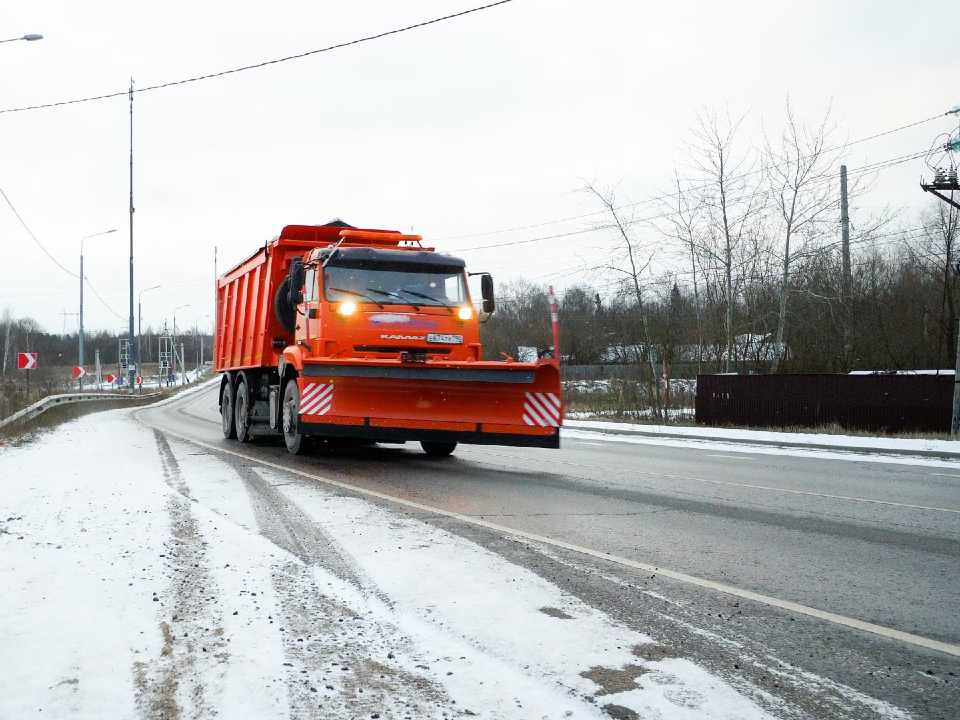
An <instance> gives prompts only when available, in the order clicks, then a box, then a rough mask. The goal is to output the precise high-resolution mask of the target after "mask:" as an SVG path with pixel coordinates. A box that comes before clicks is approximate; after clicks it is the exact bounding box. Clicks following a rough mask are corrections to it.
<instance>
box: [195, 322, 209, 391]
mask: <svg viewBox="0 0 960 720" xmlns="http://www.w3.org/2000/svg"><path fill="white" fill-rule="evenodd" d="M208 317H210V315H209V313H208V314H207V315H201V316H200V317H198V318H197V320H196V322H195V323H194V325H193V344H194V346H196V345H197V331H198V329H199V327H200V321H201V320H205V319H206V318H208ZM202 364H203V334H202V333H201V334H200V347H199V349H198V352H197V380H199V379H200V366H201V365H202Z"/></svg>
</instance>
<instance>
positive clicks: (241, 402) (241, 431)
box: [233, 380, 250, 443]
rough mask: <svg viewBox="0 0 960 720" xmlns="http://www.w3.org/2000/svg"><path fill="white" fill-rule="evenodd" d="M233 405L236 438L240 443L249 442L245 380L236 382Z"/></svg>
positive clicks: (248, 411)
mask: <svg viewBox="0 0 960 720" xmlns="http://www.w3.org/2000/svg"><path fill="white" fill-rule="evenodd" d="M233 405H234V408H235V412H234V418H233V424H234V426H235V427H236V435H237V440H239V441H240V442H242V443H247V442H250V393H248V392H247V383H246V381H245V380H241V381H240V382H238V383H237V390H236V393H234V397H233Z"/></svg>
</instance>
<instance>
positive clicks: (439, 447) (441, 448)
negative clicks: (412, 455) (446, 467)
mask: <svg viewBox="0 0 960 720" xmlns="http://www.w3.org/2000/svg"><path fill="white" fill-rule="evenodd" d="M420 447H422V448H423V451H424V452H425V453H426V454H427V455H429V456H430V457H446V456H447V455H449V454H450V453H452V452H453V451H454V450H456V449H457V444H456V443H455V442H431V441H429V440H421V441H420Z"/></svg>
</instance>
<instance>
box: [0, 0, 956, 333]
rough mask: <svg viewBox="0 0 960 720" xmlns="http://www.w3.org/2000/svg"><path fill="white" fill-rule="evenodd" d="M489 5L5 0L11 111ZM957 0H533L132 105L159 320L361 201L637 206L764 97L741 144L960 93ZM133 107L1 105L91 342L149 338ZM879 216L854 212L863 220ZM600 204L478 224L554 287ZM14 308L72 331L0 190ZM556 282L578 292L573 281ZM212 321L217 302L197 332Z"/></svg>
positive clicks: (3, 57)
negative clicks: (721, 121) (585, 191)
mask: <svg viewBox="0 0 960 720" xmlns="http://www.w3.org/2000/svg"><path fill="white" fill-rule="evenodd" d="M480 4H482V1H481V0H476V1H474V2H471V1H470V0H456V1H454V0H446V1H443V2H441V1H439V0H410V1H407V0H403V1H400V0H368V1H365V2H358V1H357V0H353V1H350V2H348V1H346V0H340V1H329V0H328V1H326V2H307V1H306V0H303V1H301V2H291V1H288V0H274V2H271V3H263V2H257V3H253V2H238V1H237V0H232V1H231V2H226V1H225V0H205V1H204V2H195V1H192V2H185V1H183V0H168V2H165V3H161V4H157V3H150V4H146V3H130V2H106V1H96V2H87V3H78V2H75V0H47V1H46V2H43V3H39V2H36V1H35V0H29V1H28V0H6V1H5V2H4V3H3V8H2V10H0V27H2V31H0V39H4V38H7V37H17V36H20V35H23V34H25V33H42V34H43V35H44V36H45V38H44V40H42V41H39V42H32V43H27V42H14V43H6V44H3V45H0V68H3V72H2V73H0V109H5V108H15V107H21V106H26V105H33V104H38V103H46V102H52V101H59V100H68V99H73V98H78V97H84V96H89V95H100V94H104V93H110V92H117V91H123V90H125V89H126V87H127V85H128V81H129V78H130V77H131V76H132V77H133V78H134V79H135V80H136V84H137V85H138V86H141V87H145V86H148V85H153V84H157V83H161V82H166V81H170V80H177V79H181V78H185V77H191V76H195V75H201V74H206V73H210V72H216V71H219V70H225V69H229V68H232V67H235V66H240V65H246V64H250V63H255V62H259V61H263V60H269V59H272V58H276V57H282V56H285V55H290V54H294V53H299V52H305V51H308V50H312V49H316V48H320V47H324V46H327V45H331V44H334V43H338V42H343V41H348V40H351V39H354V38H358V37H362V36H365V35H370V34H375V33H378V32H382V31H385V30H390V29H393V28H396V27H401V26H405V25H408V24H412V23H415V22H419V21H422V20H428V19H431V18H433V17H438V16H441V15H445V14H449V13H452V12H456V11H459V10H464V9H467V8H470V7H473V6H475V5H480ZM958 28H960V4H958V3H949V2H946V3H945V2H925V1H915V2H911V3H904V2H877V1H873V2H847V1H842V2H837V1H836V0H832V1H831V2H810V1H807V2H803V1H798V2H794V3H789V4H788V3H770V2H716V1H712V2H697V1H690V2H684V3H648V2H637V1H633V2H628V1H626V0H606V1H604V0H594V1H591V2H587V1H586V0H579V1H576V0H514V2H511V3H508V4H506V5H503V6H501V7H497V8H494V9H490V10H486V11H484V12H480V13H476V14H473V15H468V16H466V17H463V18H459V19H455V20H450V21H448V22H443V23H440V24H437V25H433V26H430V27H427V28H423V29H419V30H415V31H411V32H407V33H402V34H399V35H395V36H392V37H388V38H385V39H383V40H378V41H375V42H370V43H365V44H362V45H359V46H355V47H350V48H346V49H342V50H337V51H334V52H330V53H325V54H320V55H315V56H312V57H309V58H306V59H302V60H295V61H291V62H287V63H282V64H279V65H273V66H269V67H266V68H263V69H257V70H251V71H248V72H244V73H240V74H236V75H231V76H227V77H222V78H216V79H212V80H208V81H204V82H198V83H193V84H189V85H183V86H179V87H173V88H169V89H164V90H157V91H153V92H148V93H143V94H141V95H137V96H136V99H135V103H134V105H135V127H134V135H135V179H134V190H135V205H136V209H137V212H136V214H135V229H134V232H135V255H136V286H137V289H138V290H140V289H144V288H147V287H150V286H152V285H156V284H161V285H162V286H163V287H162V288H161V289H159V290H155V291H152V292H150V293H147V294H145V295H144V296H143V300H144V323H145V325H146V324H150V325H153V326H158V325H162V324H163V322H164V320H165V319H166V320H168V321H169V320H170V319H171V315H172V311H173V309H174V308H175V307H176V306H178V305H183V304H187V303H189V304H190V307H189V308H186V309H183V310H181V311H179V312H178V325H179V324H181V323H182V324H184V325H187V326H190V325H193V324H194V322H196V320H197V319H198V318H200V317H201V316H203V315H207V314H209V313H210V312H211V310H212V298H213V278H214V246H217V247H218V249H219V250H218V252H219V269H220V270H221V271H223V270H225V269H227V268H228V267H229V266H230V265H232V264H234V263H236V262H237V261H239V260H241V259H242V258H243V257H245V256H246V255H249V254H250V253H251V252H252V251H253V250H254V249H255V248H256V247H257V246H259V245H261V244H262V243H263V242H264V240H266V239H269V238H272V237H274V236H276V235H277V234H278V233H279V231H280V229H281V228H282V227H283V226H284V225H287V224H291V223H303V224H313V223H321V222H325V221H327V220H329V219H331V218H333V217H341V218H343V219H345V220H346V221H348V222H350V223H351V224H354V225H358V226H367V227H383V228H391V229H397V230H403V231H410V230H411V229H413V231H414V232H417V233H420V234H422V235H424V236H425V238H426V239H427V240H432V239H436V238H449V237H453V236H463V235H473V234H476V233H484V232H487V231H493V230H500V229H504V228H512V227H516V226H524V225H531V224H537V223H543V222H547V221H551V220H554V219H558V218H566V217H570V216H576V215H581V214H584V213H589V212H591V211H594V210H597V209H598V208H597V206H596V205H595V204H591V203H590V202H589V201H588V200H587V199H586V198H585V197H584V196H583V195H582V194H580V193H577V192H576V191H577V189H578V188H579V187H581V186H582V183H583V180H584V179H590V180H595V181H597V182H599V183H600V184H610V183H617V182H619V183H620V185H619V188H618V192H619V193H620V196H621V198H622V199H623V200H624V201H637V200H641V199H643V198H645V197H648V196H651V195H655V194H657V193H658V192H663V191H665V190H667V189H668V188H669V185H670V181H671V177H672V175H673V169H674V167H675V166H677V167H680V171H681V175H682V174H683V167H682V163H683V162H684V158H683V153H682V151H681V147H682V143H683V140H684V139H685V138H687V137H688V134H689V128H690V127H691V125H692V124H693V123H694V120H695V113H696V111H697V110H698V109H700V108H702V107H704V106H707V107H717V108H721V109H722V108H723V107H724V105H725V104H727V105H729V107H730V108H731V111H732V112H734V113H736V114H742V113H745V112H749V115H748V119H747V122H746V124H745V126H744V127H745V135H744V140H745V141H750V140H752V141H758V139H759V132H760V127H761V125H764V126H766V127H768V128H777V127H779V125H778V123H779V122H780V119H781V117H782V108H783V104H784V99H785V96H786V94H787V93H788V92H789V93H790V96H791V99H792V101H793V103H794V105H795V107H796V109H797V111H798V113H799V114H800V115H801V116H804V117H808V118H810V119H813V118H814V117H815V116H817V115H819V114H821V113H822V112H823V110H824V108H825V107H826V106H827V105H828V104H829V103H831V102H832V103H833V108H834V111H835V117H836V119H837V120H838V121H839V122H840V124H841V131H842V136H843V137H844V138H848V139H850V140H855V139H858V138H862V137H866V136H869V135H873V134H875V133H879V132H882V131H884V130H888V129H891V128H895V127H899V126H902V125H905V124H908V123H912V122H915V121H917V120H922V119H924V118H928V117H931V116H933V115H936V114H938V113H943V112H945V111H947V110H949V109H950V108H952V107H954V106H955V105H956V104H957V103H958V102H960V86H958V84H957V82H956V78H957V77H960V61H958V59H957V58H958V53H957V39H958V30H957V29H958ZM128 121H129V116H128V105H127V101H126V98H125V97H123V98H118V99H111V100H102V101H98V102H91V103H84V104H79V105H72V106H67V107H58V108H49V109H43V110H36V111H31V112H22V113H9V114H0V151H2V163H0V188H2V189H3V191H4V192H6V194H7V195H8V197H9V198H10V200H11V201H12V202H13V204H14V205H15V206H16V208H17V210H18V211H19V212H20V214H21V216H22V217H23V219H24V220H25V221H26V223H27V224H28V225H29V226H30V228H31V229H32V230H33V232H34V233H35V234H36V236H37V237H38V238H39V240H40V241H41V242H42V243H43V244H44V245H45V246H46V247H47V249H48V250H49V251H50V252H51V253H52V254H53V255H54V256H55V257H56V258H57V260H58V261H59V262H61V263H62V264H64V265H65V266H66V267H67V268H68V269H69V270H71V271H73V272H77V270H78V268H77V265H78V263H79V248H80V238H81V237H82V236H84V235H88V234H91V233H96V232H99V231H102V230H109V229H111V228H116V229H117V230H118V232H117V233H115V234H113V235H109V236H106V237H102V238H93V239H91V240H88V241H87V243H86V249H85V263H86V268H85V269H86V274H87V276H88V278H89V279H90V281H91V282H92V283H93V285H94V286H95V287H96V288H97V289H98V290H99V292H100V293H101V295H102V296H103V298H104V300H105V301H106V303H107V304H108V305H110V307H112V308H113V310H115V311H116V312H117V313H118V314H119V315H120V316H122V318H123V319H120V318H118V317H117V316H116V315H114V314H112V313H111V312H110V311H109V310H108V309H106V308H105V307H104V306H103V305H102V304H101V303H100V302H98V301H97V299H96V298H95V297H94V296H93V295H92V293H87V294H86V296H85V316H86V317H85V325H86V328H87V329H88V330H92V329H98V328H110V329H120V328H121V327H125V326H126V317H127V308H128V295H127V267H128V259H127V257H128V235H127V228H128V215H127V204H128V192H129V189H128V132H129V130H128ZM954 127H956V118H953V119H948V118H944V119H943V120H938V121H935V122H931V123H927V124H925V125H921V126H919V127H916V128H912V129H909V130H905V131H903V132H899V133H895V134H892V135H888V136H886V137H884V138H881V139H878V140H875V141H871V142H868V143H863V144H860V145H857V146H855V147H854V148H851V150H850V152H849V153H848V155H847V158H846V162H847V164H848V166H850V168H851V170H853V169H854V168H856V167H857V166H858V165H863V164H865V163H869V162H876V161H879V160H884V159H887V158H894V157H899V156H903V155H906V154H908V153H911V152H916V151H920V150H923V149H925V148H927V147H928V146H929V145H930V143H931V141H932V139H933V138H934V136H935V135H936V134H937V133H939V132H944V131H949V130H950V129H951V128H954ZM923 171H924V165H923V162H922V161H921V160H917V161H916V162H912V163H906V164H903V165H899V166H897V167H895V168H893V169H890V170H887V171H885V172H883V173H882V175H881V176H880V177H878V179H877V183H876V187H875V189H874V190H873V191H872V193H871V194H870V195H869V196H867V197H865V198H862V199H861V200H860V207H859V209H858V212H860V213H868V212H871V211H873V210H874V209H875V208H877V207H880V206H884V205H886V204H888V203H889V204H891V205H893V206H895V207H903V206H906V207H907V208H908V213H911V212H912V213H915V212H916V211H917V210H918V209H919V208H921V207H922V206H923V205H924V204H925V203H929V202H930V200H929V196H924V195H923V193H922V192H921V191H920V190H919V188H918V186H917V184H918V181H919V178H920V175H921V174H922V173H923ZM854 220H855V221H856V217H855V218H854ZM587 222H588V220H575V221H570V222H566V223H557V224H552V225H547V226H544V227H540V228H532V229H529V230H523V231H517V232H509V233H498V234H492V235H485V236H481V237H472V238H462V239H456V240H438V241H436V242H435V243H432V244H436V246H437V247H438V249H441V250H444V251H449V252H454V253H461V252H462V255H463V257H465V258H466V259H467V260H468V263H469V265H470V266H471V268H472V269H474V270H491V271H492V272H494V274H495V276H496V277H497V279H498V280H502V279H507V278H510V277H514V276H517V275H523V276H525V277H528V278H536V277H539V278H545V279H547V280H549V279H550V278H549V275H550V274H551V273H553V274H557V273H561V272H563V271H564V269H566V268H572V267H575V266H576V264H578V263H579V262H580V260H578V259H577V258H578V257H580V258H587V259H589V258H590V257H591V256H592V255H595V254H596V253H597V252H600V251H599V250H598V249H597V248H598V247H602V243H603V240H602V238H590V237H589V236H588V235H574V236H571V237H568V238H561V239H556V240H550V241H542V242H534V243H529V244H525V245H519V246H517V247H503V248H490V249H487V250H473V251H469V249H470V248H471V247H478V246H481V245H491V244H497V243H500V242H509V241H514V240H524V239H528V238H536V237H540V236H543V235H554V234H559V233H564V232H571V231H574V230H580V229H583V228H584V227H586V223H587ZM0 247H2V255H0V307H3V306H7V307H9V308H10V309H11V311H12V312H13V313H14V314H15V315H16V316H18V317H22V316H26V315H29V316H32V317H34V318H36V319H37V320H38V321H40V323H41V324H42V325H44V326H45V327H46V328H47V329H48V330H53V331H57V332H59V331H61V330H62V329H63V327H64V323H66V327H67V329H68V330H70V329H72V330H74V331H75V329H76V318H75V317H66V318H64V317H63V316H61V315H60V313H61V312H62V311H66V312H70V313H72V312H76V309H77V304H78V291H79V288H78V281H77V280H75V279H74V278H71V277H70V276H69V275H67V274H66V273H64V272H63V271H62V270H61V269H59V268H58V267H57V266H56V265H55V264H54V263H53V262H51V261H50V260H49V259H48V258H47V257H46V256H45V255H44V254H43V253H42V251H41V250H40V249H39V248H38V247H37V246H36V245H35V244H34V243H33V241H32V240H31V239H30V237H29V236H28V235H27V233H26V232H25V231H24V229H23V228H22V226H21V225H20V224H19V222H18V221H17V219H16V218H15V216H14V215H13V213H12V212H11V211H10V209H9V208H8V207H6V204H5V203H3V202H2V199H0ZM575 277H576V276H573V277H569V278H564V279H561V281H560V282H558V285H560V286H563V285H564V284H565V283H567V282H569V281H571V280H573V279H575ZM208 322H210V320H209V318H208V319H206V320H203V321H202V323H204V324H206V323H208Z"/></svg>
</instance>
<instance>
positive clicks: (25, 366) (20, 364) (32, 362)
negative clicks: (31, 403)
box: [17, 352, 37, 400]
mask: <svg viewBox="0 0 960 720" xmlns="http://www.w3.org/2000/svg"><path fill="white" fill-rule="evenodd" d="M36 367H37V353H30V352H25V353H17V370H26V371H27V399H28V400H29V399H30V371H31V370H35V369H36Z"/></svg>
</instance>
